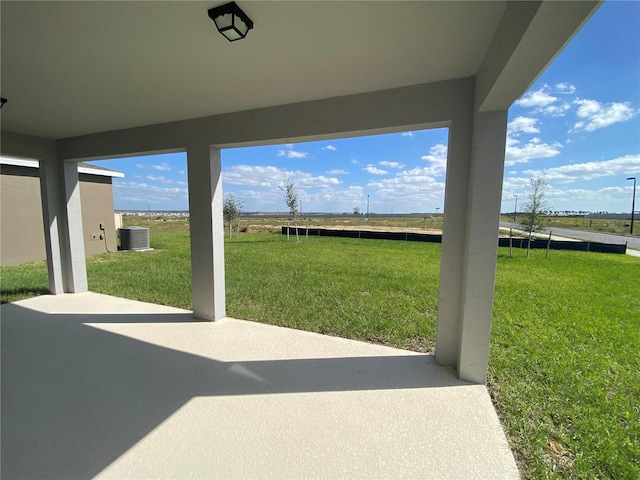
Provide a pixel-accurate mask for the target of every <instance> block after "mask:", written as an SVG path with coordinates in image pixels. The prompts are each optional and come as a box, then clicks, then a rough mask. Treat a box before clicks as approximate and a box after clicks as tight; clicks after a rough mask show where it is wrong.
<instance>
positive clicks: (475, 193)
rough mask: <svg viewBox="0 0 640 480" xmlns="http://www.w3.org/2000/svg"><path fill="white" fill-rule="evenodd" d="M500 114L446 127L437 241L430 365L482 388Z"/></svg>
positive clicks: (500, 156) (503, 121)
mask: <svg viewBox="0 0 640 480" xmlns="http://www.w3.org/2000/svg"><path fill="white" fill-rule="evenodd" d="M506 126H507V112H506V111H496V112H483V113H480V112H475V113H474V114H473V115H472V116H471V115H470V118H469V122H468V123H466V122H464V121H459V122H457V123H455V124H453V125H452V126H451V128H450V133H449V159H448V165H447V189H446V195H445V224H444V231H443V239H442V243H443V245H442V260H441V268H440V295H439V305H438V332H437V338H436V361H437V362H438V363H439V364H441V365H450V366H455V367H457V370H458V375H459V377H460V378H461V379H463V380H467V381H471V382H476V383H484V382H485V380H486V370H487V361H488V355H489V338H490V333H491V318H492V308H493V291H494V283H495V270H496V253H497V244H498V231H499V224H500V204H501V197H502V181H503V172H504V150H505V143H506Z"/></svg>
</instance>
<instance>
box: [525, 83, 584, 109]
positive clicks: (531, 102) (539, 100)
mask: <svg viewBox="0 0 640 480" xmlns="http://www.w3.org/2000/svg"><path fill="white" fill-rule="evenodd" d="M559 85H563V86H562V87H558V86H559ZM571 87H573V85H568V84H560V83H558V84H556V93H558V94H566V93H569V91H570V90H571ZM573 88H574V89H575V87H573ZM550 91H551V88H550V87H549V85H546V84H545V85H543V86H542V87H540V88H539V89H538V90H534V91H530V92H527V93H526V94H525V95H524V96H523V97H522V98H520V99H519V100H516V102H515V104H516V105H517V106H519V107H523V108H531V109H533V113H542V114H545V115H551V116H561V115H564V114H565V112H566V111H567V110H569V109H570V108H571V105H569V104H568V103H567V102H565V101H564V100H560V99H559V98H558V97H555V96H553V95H551V93H550Z"/></svg>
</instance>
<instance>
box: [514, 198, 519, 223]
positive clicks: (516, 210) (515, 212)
mask: <svg viewBox="0 0 640 480" xmlns="http://www.w3.org/2000/svg"><path fill="white" fill-rule="evenodd" d="M514 197H516V208H514V209H513V221H514V223H515V222H516V221H517V220H516V216H517V215H518V195H514Z"/></svg>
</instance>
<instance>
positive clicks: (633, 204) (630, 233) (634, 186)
mask: <svg viewBox="0 0 640 480" xmlns="http://www.w3.org/2000/svg"><path fill="white" fill-rule="evenodd" d="M627 180H633V199H632V200H631V231H630V232H629V235H633V214H634V212H635V210H636V177H628V178H627Z"/></svg>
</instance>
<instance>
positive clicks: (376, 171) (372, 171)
mask: <svg viewBox="0 0 640 480" xmlns="http://www.w3.org/2000/svg"><path fill="white" fill-rule="evenodd" d="M362 170H364V171H365V172H367V173H370V174H371V175H386V174H388V173H389V172H387V171H386V170H382V169H380V168H376V167H374V166H373V164H371V163H370V164H369V165H367V166H366V167H364V168H363V169H362Z"/></svg>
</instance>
